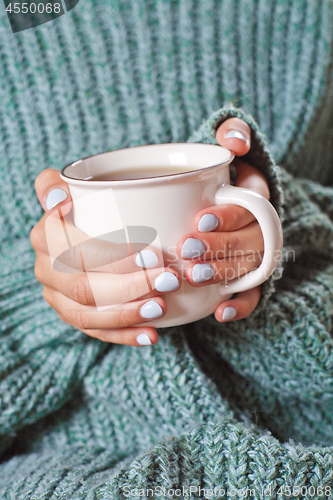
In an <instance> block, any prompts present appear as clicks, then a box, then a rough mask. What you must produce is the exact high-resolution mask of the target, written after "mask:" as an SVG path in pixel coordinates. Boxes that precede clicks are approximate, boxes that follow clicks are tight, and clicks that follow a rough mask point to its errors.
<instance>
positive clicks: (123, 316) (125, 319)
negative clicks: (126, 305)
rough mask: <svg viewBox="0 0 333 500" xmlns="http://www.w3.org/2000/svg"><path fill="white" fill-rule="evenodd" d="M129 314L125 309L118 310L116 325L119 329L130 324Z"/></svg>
mask: <svg viewBox="0 0 333 500" xmlns="http://www.w3.org/2000/svg"><path fill="white" fill-rule="evenodd" d="M131 312H132V311H128V310H125V309H123V308H122V309H119V311H118V312H117V325H118V327H119V328H122V327H126V326H129V325H130V324H131V321H130V319H131Z"/></svg>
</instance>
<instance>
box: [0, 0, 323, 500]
mask: <svg viewBox="0 0 333 500" xmlns="http://www.w3.org/2000/svg"><path fill="white" fill-rule="evenodd" d="M332 55H333V2H332V1H331V0H322V1H321V2H315V1H312V0H274V1H271V2H268V1H264V0H239V1H232V0H221V1H218V0H198V1H196V0H193V1H192V0H177V1H174V0H171V1H169V0H168V1H166V0H165V1H163V0H154V1H153V0H148V1H144V0H122V1H120V0H118V1H116V0H108V1H107V0H80V2H79V4H78V5H77V6H76V7H75V9H73V10H72V11H71V12H70V13H68V14H66V15H64V16H62V17H60V18H59V19H57V20H55V21H52V22H50V23H47V24H45V25H43V26H41V27H39V28H35V29H30V30H27V31H25V32H22V33H19V34H15V35H14V34H12V33H11V29H10V25H9V22H8V19H7V17H6V12H5V10H4V8H2V7H1V6H0V197H1V203H0V231H1V252H0V334H1V342H0V396H1V399H0V434H1V436H0V453H1V463H0V497H1V499H5V500H12V499H13V498H15V499H20V500H21V499H33V498H35V499H38V500H46V499H49V500H51V499H52V500H54V499H62V500H65V499H66V500H72V499H73V500H78V499H89V500H90V499H91V500H92V499H103V500H106V499H110V500H111V499H115V498H116V499H118V498H119V499H122V498H125V492H126V488H125V487H128V488H130V489H134V488H154V487H155V488H156V486H161V487H165V488H180V487H184V488H189V487H190V486H192V487H199V486H200V487H201V488H214V487H220V488H224V489H225V491H226V495H225V496H223V498H235V497H232V496H231V491H232V488H238V489H240V488H247V487H248V488H252V489H254V490H255V495H256V496H255V498H257V499H261V498H266V499H267V498H268V497H267V496H265V495H264V494H263V491H262V489H263V488H268V487H269V488H270V489H271V490H270V491H271V495H270V497H269V498H272V499H275V498H276V499H278V498H283V496H282V497H281V495H280V496H279V494H278V491H279V488H280V487H285V486H291V487H293V486H297V487H299V488H300V487H302V486H303V487H304V488H309V487H310V486H313V487H314V488H317V487H323V488H325V487H327V488H330V487H332V488H333V455H332V452H333V433H332V426H333V392H332V390H333V352H332V351H333V338H332V334H333V327H332V310H333V307H332V306H333V187H332V186H333V66H332ZM231 116H238V117H240V118H242V119H244V120H246V121H247V122H248V123H249V125H250V127H251V131H252V147H251V150H250V152H249V153H248V154H247V155H246V157H245V159H246V160H247V161H248V162H250V163H252V164H253V165H254V166H256V167H257V168H259V169H260V170H261V171H262V172H264V173H265V175H266V176H267V178H268V180H269V184H270V189H271V201H272V203H273V204H274V206H275V207H276V209H277V211H278V213H279V215H280V216H281V218H282V219H283V229H284V238H285V240H284V241H285V246H284V258H283V262H282V263H281V266H280V268H278V269H277V271H276V273H275V275H274V276H273V278H271V279H270V280H269V281H268V282H266V283H265V284H264V285H263V287H262V290H263V294H262V298H261V301H260V304H259V306H258V308H257V309H256V310H255V312H254V313H253V314H252V315H251V316H249V317H248V318H247V319H244V320H241V321H236V322H230V323H225V324H221V323H218V322H217V321H216V320H215V318H214V317H213V316H210V317H208V318H206V319H204V320H201V321H198V322H195V323H192V324H190V325H185V326H179V327H175V328H167V329H160V330H159V336H160V339H159V342H158V343H157V344H156V345H155V346H152V347H144V348H135V347H129V346H120V345H110V344H104V343H102V342H100V341H98V340H95V339H92V338H89V337H87V336H86V335H84V334H83V333H81V332H79V331H76V330H74V329H73V328H71V327H69V326H68V325H66V324H64V323H63V322H61V321H60V320H59V318H58V316H57V314H56V313H55V312H54V311H53V310H51V309H50V307H49V306H48V305H47V304H46V302H45V301H44V300H43V296H42V286H41V285H40V284H39V283H38V282H37V280H36V278H35V277H34V272H33V268H34V252H33V250H32V248H31V245H30V241H29V232H30V230H31V228H32V227H33V226H34V224H36V222H37V221H38V220H39V218H40V217H41V215H42V208H41V206H40V204H39V202H38V200H37V197H36V195H35V192H34V188H33V183H34V179H35V177H36V176H37V175H38V173H39V172H40V171H42V170H43V169H45V168H50V167H51V168H56V169H61V168H62V167H63V166H64V165H65V164H68V163H69V162H71V161H74V160H77V159H79V158H81V157H85V156H89V155H93V154H96V153H99V152H103V151H106V150H111V149H117V148H122V147H130V146H135V145H141V144H150V143H160V142H181V141H194V142H213V143H214V142H216V141H215V130H216V128H217V127H218V125H219V124H220V123H222V122H223V121H224V120H225V119H227V118H229V117H231ZM277 165H279V166H277ZM291 251H292V252H294V254H292V253H290V252H291ZM291 255H295V259H291V258H290V256H291ZM282 269H283V276H282V278H281V270H282ZM278 278H280V279H278ZM316 492H318V490H316ZM327 492H328V494H327V495H326V498H327V497H328V498H333V493H330V490H327ZM316 495H317V497H318V498H320V495H319V494H317V493H316ZM131 498H139V496H131ZM159 498H167V497H166V496H164V497H163V496H161V497H159ZM169 498H170V497H169ZM178 498H179V497H178ZM192 498H199V497H198V495H197V496H195V495H193V496H192ZM214 498H222V497H218V496H215V497H214ZM298 498H301V495H299V497H298Z"/></svg>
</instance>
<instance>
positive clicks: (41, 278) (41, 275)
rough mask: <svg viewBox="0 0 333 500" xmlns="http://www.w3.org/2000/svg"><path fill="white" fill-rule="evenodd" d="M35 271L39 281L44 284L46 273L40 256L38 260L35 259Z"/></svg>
mask: <svg viewBox="0 0 333 500" xmlns="http://www.w3.org/2000/svg"><path fill="white" fill-rule="evenodd" d="M34 273H35V276H36V279H37V281H39V283H42V284H44V278H45V273H44V272H43V269H42V266H41V265H40V261H39V258H38V257H37V258H36V261H35V266H34Z"/></svg>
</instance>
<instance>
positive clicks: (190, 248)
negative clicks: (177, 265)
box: [181, 238, 205, 259]
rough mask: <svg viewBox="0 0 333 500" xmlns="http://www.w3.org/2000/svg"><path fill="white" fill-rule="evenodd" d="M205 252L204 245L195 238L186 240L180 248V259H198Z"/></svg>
mask: <svg viewBox="0 0 333 500" xmlns="http://www.w3.org/2000/svg"><path fill="white" fill-rule="evenodd" d="M204 251H205V245H204V244H203V243H202V241H200V240H197V239H195V238H187V240H186V241H185V242H184V244H183V246H182V251H181V254H182V257H184V259H192V258H193V257H199V255H201V254H203V253H204Z"/></svg>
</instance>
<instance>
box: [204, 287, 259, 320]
mask: <svg viewBox="0 0 333 500" xmlns="http://www.w3.org/2000/svg"><path fill="white" fill-rule="evenodd" d="M260 295H261V287H260V286H257V287H255V288H252V289H251V290H246V291H245V292H241V293H239V294H237V296H236V298H235V299H231V300H227V301H226V302H222V304H220V305H219V306H217V308H216V310H215V313H214V316H215V318H216V319H217V321H219V322H225V321H231V320H237V319H243V318H247V316H249V315H250V314H251V313H252V312H253V311H254V310H255V308H256V307H257V305H258V302H259V299H260Z"/></svg>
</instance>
